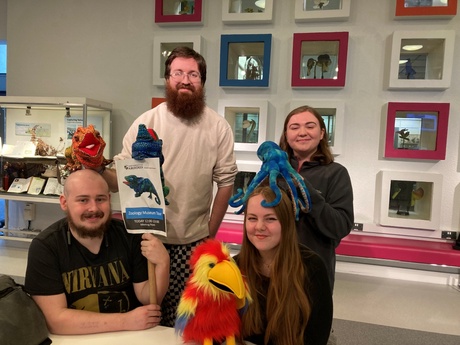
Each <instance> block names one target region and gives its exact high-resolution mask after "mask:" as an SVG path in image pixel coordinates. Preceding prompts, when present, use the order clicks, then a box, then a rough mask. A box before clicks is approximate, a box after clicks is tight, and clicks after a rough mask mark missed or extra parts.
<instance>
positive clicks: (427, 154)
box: [384, 102, 450, 160]
mask: <svg viewBox="0 0 460 345" xmlns="http://www.w3.org/2000/svg"><path fill="white" fill-rule="evenodd" d="M449 109H450V104H449V103H400V102H389V103H388V112H387V128H386V135H385V155H384V156H385V157H386V158H408V159H427V160H444V159H445V158H446V145H447V127H448V122H449ZM398 115H399V116H398ZM397 119H400V120H401V119H402V120H407V121H409V120H414V119H415V120H416V121H417V122H418V123H419V126H420V128H419V134H418V135H415V136H413V137H412V139H411V137H410V130H409V129H408V128H401V129H400V128H399V125H397V123H396V122H397ZM402 127H406V125H402ZM398 129H399V131H398ZM417 136H418V138H417ZM403 137H405V139H404V140H399V139H402V138H403ZM414 139H415V141H414ZM397 142H398V143H399V144H398V145H396V143H397ZM401 142H402V143H404V142H407V144H406V145H404V144H400V143H401ZM395 146H396V147H395ZM404 146H405V147H404ZM431 146H432V148H431ZM424 147H427V148H424Z"/></svg>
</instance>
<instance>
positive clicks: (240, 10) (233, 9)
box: [222, 0, 273, 24]
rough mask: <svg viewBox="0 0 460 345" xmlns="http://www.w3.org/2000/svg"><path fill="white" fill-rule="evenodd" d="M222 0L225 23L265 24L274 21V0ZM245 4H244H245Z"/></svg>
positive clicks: (223, 20)
mask: <svg viewBox="0 0 460 345" xmlns="http://www.w3.org/2000/svg"><path fill="white" fill-rule="evenodd" d="M247 4H248V2H245V1H243V0H222V22H224V23H225V24H265V23H271V22H272V21H273V0H251V1H250V2H249V6H248V5H247ZM243 5H244V6H243Z"/></svg>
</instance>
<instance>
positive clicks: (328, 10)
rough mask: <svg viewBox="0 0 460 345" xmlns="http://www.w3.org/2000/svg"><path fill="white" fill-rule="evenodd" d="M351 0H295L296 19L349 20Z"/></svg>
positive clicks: (305, 20)
mask: <svg viewBox="0 0 460 345" xmlns="http://www.w3.org/2000/svg"><path fill="white" fill-rule="evenodd" d="M350 2H351V0H295V12H294V18H295V21H296V22H298V23H300V22H311V21H332V20H337V21H338V20H348V17H349V16H350Z"/></svg>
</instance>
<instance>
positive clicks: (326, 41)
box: [291, 32, 348, 87]
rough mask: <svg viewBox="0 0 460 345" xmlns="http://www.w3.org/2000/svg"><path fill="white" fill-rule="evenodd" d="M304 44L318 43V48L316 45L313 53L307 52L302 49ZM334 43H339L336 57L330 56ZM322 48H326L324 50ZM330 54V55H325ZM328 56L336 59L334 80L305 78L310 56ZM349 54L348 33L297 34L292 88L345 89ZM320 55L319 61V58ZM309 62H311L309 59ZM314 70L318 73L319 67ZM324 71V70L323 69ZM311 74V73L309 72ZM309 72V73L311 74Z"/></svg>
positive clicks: (294, 38) (294, 45)
mask: <svg viewBox="0 0 460 345" xmlns="http://www.w3.org/2000/svg"><path fill="white" fill-rule="evenodd" d="M304 42H309V43H310V42H313V43H314V42H317V48H315V47H314V44H312V45H311V46H312V47H313V49H312V51H311V53H308V52H305V51H304V50H305V49H304V48H303V47H302V45H303V43H304ZM334 42H337V43H338V48H337V49H335V50H336V52H335V53H334V54H335V55H330V54H329V51H328V49H330V48H328V47H330V46H331V45H334ZM322 47H325V48H324V49H323V48H322ZM325 53H328V54H325ZM317 54H321V55H327V56H332V57H334V56H335V58H334V64H335V65H336V66H335V67H333V68H334V70H335V68H337V75H336V77H334V78H324V79H323V78H322V77H320V76H318V79H308V78H306V77H303V73H304V71H303V69H304V66H303V65H305V61H303V60H304V59H305V58H308V56H310V55H312V56H313V55H315V56H316V55H317ZM347 54H348V32H318V33H295V34H294V36H293V47H292V75H291V86H292V87H344V86H345V77H346V70H347ZM321 55H318V61H317V63H318V62H319V57H320V56H321ZM308 60H309V61H310V60H311V58H310V59H308ZM314 70H315V72H316V70H317V66H316V65H315V67H314ZM321 70H322V68H321ZM309 72H310V71H309ZM309 72H307V73H309Z"/></svg>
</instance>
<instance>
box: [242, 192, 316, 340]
mask: <svg viewBox="0 0 460 345" xmlns="http://www.w3.org/2000/svg"><path fill="white" fill-rule="evenodd" d="M255 195H262V196H263V198H264V199H265V200H266V201H267V202H271V201H273V200H274V199H275V193H274V192H273V191H272V190H271V189H270V187H268V186H264V187H258V188H256V189H255V190H254V192H253V193H252V194H251V196H250V198H252V197H253V196H255ZM250 198H249V199H250ZM274 210H275V213H276V216H277V217H278V220H279V222H280V223H281V240H280V243H279V245H278V249H277V252H276V254H275V258H274V261H273V265H272V269H271V273H270V275H271V276H270V286H269V288H268V294H267V309H266V310H265V311H263V310H261V306H260V304H259V301H258V299H257V296H256V295H257V294H261V293H262V291H261V286H262V273H261V270H260V267H261V260H262V259H261V256H260V254H259V252H258V250H257V249H256V247H254V245H253V244H252V243H251V242H250V241H249V240H248V237H247V233H246V225H245V226H244V235H243V243H242V246H241V251H240V254H239V256H238V265H239V267H240V269H241V271H242V273H243V274H244V275H245V276H246V278H247V281H248V285H249V289H250V291H251V292H252V296H253V303H252V304H251V305H249V308H248V310H247V312H246V313H245V314H244V315H243V322H242V324H243V329H242V336H243V337H246V336H249V335H252V334H261V333H263V331H264V330H263V319H264V318H265V319H266V320H267V329H266V331H265V339H264V342H265V344H267V343H268V341H269V340H270V339H272V340H274V342H275V343H276V344H279V345H298V344H303V342H304V340H303V338H304V332H305V328H306V325H307V322H308V318H309V316H310V310H311V308H310V302H309V299H308V296H307V294H306V292H305V281H306V275H307V272H306V271H305V269H304V266H303V264H302V259H301V255H300V249H299V244H298V241H297V233H296V227H295V216H294V211H293V208H292V202H291V200H290V199H289V197H288V195H287V194H286V193H285V192H284V191H282V198H281V201H280V203H279V204H278V205H276V206H275V207H274ZM244 220H245V222H244V224H246V215H245V218H244ZM262 313H264V314H265V315H263V314H262Z"/></svg>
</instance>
